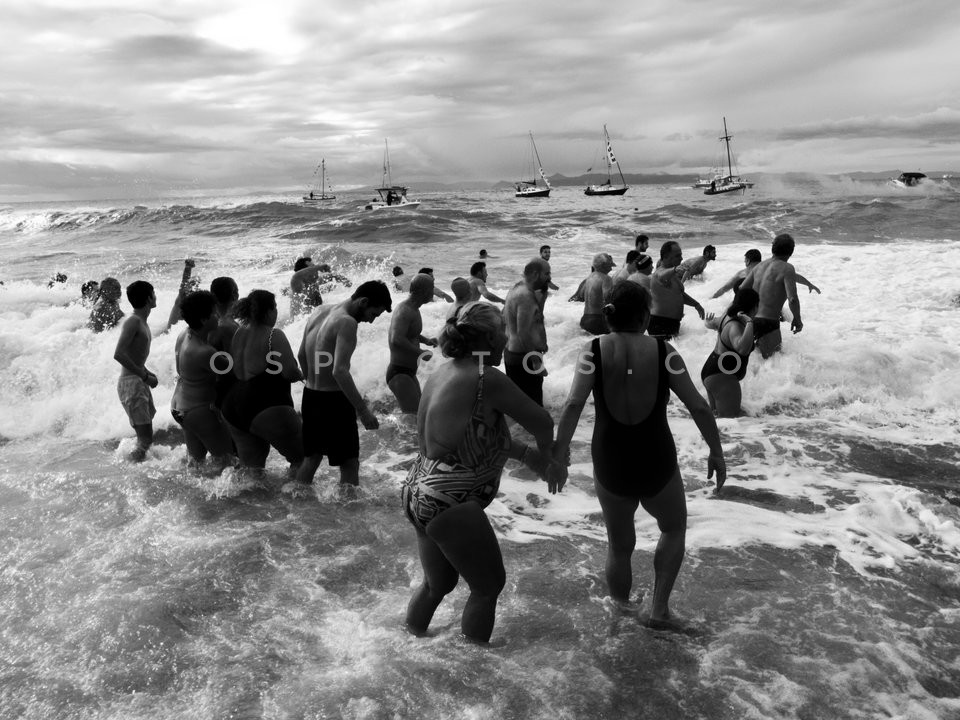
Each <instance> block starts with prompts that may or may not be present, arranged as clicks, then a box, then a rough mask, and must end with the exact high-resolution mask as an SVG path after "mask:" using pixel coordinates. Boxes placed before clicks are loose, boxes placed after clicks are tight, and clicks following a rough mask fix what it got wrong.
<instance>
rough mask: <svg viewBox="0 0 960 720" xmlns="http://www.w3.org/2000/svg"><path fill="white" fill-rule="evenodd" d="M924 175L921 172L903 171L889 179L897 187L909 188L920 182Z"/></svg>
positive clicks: (924, 177)
mask: <svg viewBox="0 0 960 720" xmlns="http://www.w3.org/2000/svg"><path fill="white" fill-rule="evenodd" d="M926 177H927V176H926V175H924V174H923V173H922V172H905V173H900V177H898V178H896V179H894V180H891V182H892V183H893V184H894V185H896V186H897V187H903V188H910V187H916V186H917V185H919V184H920V183H922V182H923V181H924V180H925V179H926Z"/></svg>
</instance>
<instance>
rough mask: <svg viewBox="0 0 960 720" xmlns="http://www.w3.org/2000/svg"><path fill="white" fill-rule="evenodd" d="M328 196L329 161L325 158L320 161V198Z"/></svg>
mask: <svg viewBox="0 0 960 720" xmlns="http://www.w3.org/2000/svg"><path fill="white" fill-rule="evenodd" d="M326 195H327V159H326V158H323V159H322V160H321V161H320V197H321V198H323V197H326Z"/></svg>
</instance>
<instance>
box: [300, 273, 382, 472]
mask: <svg viewBox="0 0 960 720" xmlns="http://www.w3.org/2000/svg"><path fill="white" fill-rule="evenodd" d="M392 304H393V303H392V301H391V299H390V291H389V290H388V289H387V286H386V285H385V284H384V283H382V282H380V281H379V280H370V281H368V282H365V283H363V284H362V285H361V286H360V287H358V288H357V289H356V291H355V292H354V293H353V295H351V296H350V298H349V299H348V300H344V301H343V302H342V303H340V304H338V305H322V306H320V307H319V308H317V309H316V310H315V311H314V312H313V315H311V316H310V319H309V320H307V324H306V327H305V328H304V330H303V342H302V343H301V344H300V352H299V353H298V355H297V357H298V360H299V362H300V369H301V370H302V371H303V377H304V385H305V387H304V390H303V404H302V406H301V409H300V412H301V414H302V415H303V449H304V454H305V455H306V457H305V458H304V461H303V465H301V466H300V470H299V471H298V472H297V482H298V483H311V482H313V476H314V473H316V471H317V468H318V467H319V466H320V461H321V460H322V459H323V456H324V455H326V456H327V460H328V461H329V463H330V465H331V466H334V467H336V466H339V467H340V488H341V490H345V489H346V488H353V487H356V486H357V485H359V484H360V435H359V433H358V432H357V417H358V416H359V417H360V422H362V423H363V426H364V427H365V428H366V429H367V430H376V429H377V428H378V427H380V423H379V421H378V420H377V418H376V416H375V415H374V414H373V413H372V412H370V408H369V407H368V406H367V403H366V402H365V401H364V399H363V396H362V395H361V394H360V391H359V390H358V389H357V386H356V383H354V381H353V376H352V375H351V374H350V359H351V358H352V357H353V351H354V350H356V347H357V326H358V324H359V323H361V322H369V323H372V322H373V321H374V320H376V319H377V318H378V317H380V315H381V314H382V313H383V311H384V310H386V311H387V312H390V310H391V307H392Z"/></svg>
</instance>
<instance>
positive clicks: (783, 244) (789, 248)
mask: <svg viewBox="0 0 960 720" xmlns="http://www.w3.org/2000/svg"><path fill="white" fill-rule="evenodd" d="M795 247H796V244H795V243H794V242H793V236H791V235H789V234H787V233H781V234H780V235H777V236H776V237H775V238H774V239H773V247H772V248H771V251H772V252H773V254H774V255H776V256H777V257H778V258H784V259H786V258H788V257H790V256H791V255H793V250H794V248H795Z"/></svg>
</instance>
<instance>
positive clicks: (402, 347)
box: [386, 274, 437, 415]
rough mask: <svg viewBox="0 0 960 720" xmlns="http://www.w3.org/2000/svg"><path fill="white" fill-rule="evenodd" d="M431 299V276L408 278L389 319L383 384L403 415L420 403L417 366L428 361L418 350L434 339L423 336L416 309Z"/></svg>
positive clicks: (414, 411)
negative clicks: (402, 297) (405, 291)
mask: <svg viewBox="0 0 960 720" xmlns="http://www.w3.org/2000/svg"><path fill="white" fill-rule="evenodd" d="M432 299H433V277H432V276H431V275H425V274H418V275H416V276H415V277H414V278H413V280H411V281H410V294H409V295H408V296H407V298H406V299H405V300H403V301H401V302H399V303H397V310H396V312H394V313H393V316H392V317H391V319H390V333H389V335H388V340H387V343H388V346H389V348H390V364H389V365H387V378H386V379H387V387H388V388H390V392H392V393H393V396H394V397H395V398H397V403H399V405H400V412H401V413H403V414H404V415H408V414H413V415H416V413H417V407H419V405H420V383H419V382H418V381H417V367H418V365H419V363H420V361H421V359H422V360H428V359H429V358H430V353H429V352H427V351H424V350H422V349H421V347H420V344H421V343H423V344H424V345H429V346H430V347H435V346H436V344H437V341H436V340H435V339H433V338H428V337H424V336H423V334H422V332H423V318H422V317H421V315H420V308H421V307H422V306H423V305H424V304H425V303H428V302H430V301H431V300H432Z"/></svg>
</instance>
